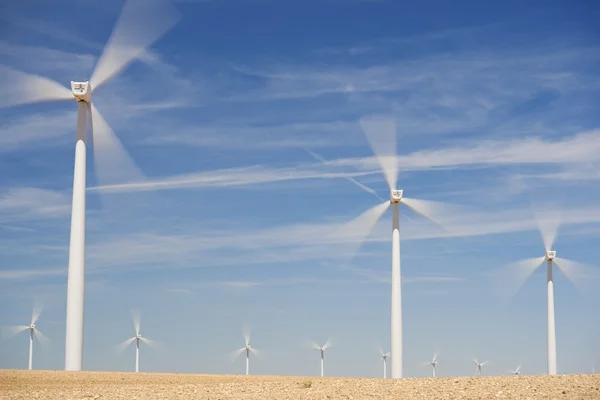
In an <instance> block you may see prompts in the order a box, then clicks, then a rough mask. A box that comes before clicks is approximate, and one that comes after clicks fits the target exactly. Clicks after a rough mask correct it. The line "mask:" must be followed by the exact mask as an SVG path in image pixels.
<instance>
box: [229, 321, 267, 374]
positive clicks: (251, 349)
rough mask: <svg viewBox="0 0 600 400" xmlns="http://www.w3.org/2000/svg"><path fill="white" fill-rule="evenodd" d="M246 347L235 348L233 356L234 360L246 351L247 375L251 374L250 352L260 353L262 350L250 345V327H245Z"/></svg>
mask: <svg viewBox="0 0 600 400" xmlns="http://www.w3.org/2000/svg"><path fill="white" fill-rule="evenodd" d="M243 334H244V347H242V348H241V349H238V350H235V351H234V352H233V353H232V354H231V356H232V358H233V360H236V359H237V358H238V357H239V356H240V355H241V354H242V353H244V352H245V353H246V375H249V374H250V353H254V354H255V355H257V356H258V355H260V354H261V352H260V351H258V350H257V349H255V348H253V347H251V346H250V328H244V332H243Z"/></svg>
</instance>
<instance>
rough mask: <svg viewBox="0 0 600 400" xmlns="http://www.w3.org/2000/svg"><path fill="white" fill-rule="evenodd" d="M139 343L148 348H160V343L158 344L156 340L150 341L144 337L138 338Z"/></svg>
mask: <svg viewBox="0 0 600 400" xmlns="http://www.w3.org/2000/svg"><path fill="white" fill-rule="evenodd" d="M140 342H142V343H144V344H146V345H148V346H149V347H152V348H154V349H158V348H160V347H161V345H160V343H158V342H157V341H156V340H151V339H148V338H145V337H140Z"/></svg>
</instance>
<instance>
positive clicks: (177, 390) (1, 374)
mask: <svg viewBox="0 0 600 400" xmlns="http://www.w3.org/2000/svg"><path fill="white" fill-rule="evenodd" d="M0 399H64V400H71V399H88V400H89V399H110V400H112V399H166V400H170V399H214V400H225V399H236V400H237V399H257V400H258V399H259V400H270V399H278V400H279V399H282V400H284V399H294V400H295V399H299V400H301V399H390V400H391V399H410V400H417V399H427V400H432V399H522V400H526V399H581V400H594V399H600V375H559V376H545V375H540V376H508V377H462V378H436V379H434V378H406V379H399V380H389V379H388V380H383V379H363V378H361V379H359V378H313V377H289V376H281V377H280V376H231V375H188V374H151V373H138V374H136V373H114V372H75V373H74V372H65V371H17V370H0Z"/></svg>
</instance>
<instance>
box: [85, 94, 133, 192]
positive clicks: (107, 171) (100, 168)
mask: <svg viewBox="0 0 600 400" xmlns="http://www.w3.org/2000/svg"><path fill="white" fill-rule="evenodd" d="M91 108H92V109H91V114H92V138H93V144H94V163H95V169H96V176H97V178H98V186H100V187H98V188H96V189H98V190H102V186H106V185H111V184H114V183H125V182H138V181H143V180H144V179H145V178H144V175H143V174H142V172H141V171H140V169H139V168H138V167H137V166H136V164H135V162H134V161H133V160H132V159H131V157H130V156H129V154H128V153H127V150H125V149H124V148H123V146H122V145H121V142H120V141H119V139H118V138H117V136H116V135H115V133H114V132H113V130H112V129H111V127H110V126H109V125H108V123H107V122H106V120H105V119H104V117H102V114H100V112H99V111H98V109H97V108H96V107H95V106H94V105H93V104H92V107H91Z"/></svg>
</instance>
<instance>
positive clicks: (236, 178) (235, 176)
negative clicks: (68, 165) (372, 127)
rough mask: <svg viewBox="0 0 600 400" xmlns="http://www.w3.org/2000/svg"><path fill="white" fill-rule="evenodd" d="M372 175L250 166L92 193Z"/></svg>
mask: <svg viewBox="0 0 600 400" xmlns="http://www.w3.org/2000/svg"><path fill="white" fill-rule="evenodd" d="M371 173H373V171H359V172H343V171H340V172H335V171H332V172H328V171H324V170H323V169H322V168H320V167H319V164H311V165H306V166H303V167H282V168H273V167H267V166H258V165H256V166H250V167H242V168H228V169H222V170H216V171H206V172H198V173H192V174H183V175H177V176H173V177H167V178H164V179H157V180H149V181H147V182H139V183H138V182H135V183H125V184H119V185H110V186H98V187H92V188H89V190H91V191H103V192H135V191H147V190H164V189H181V188H200V187H235V186H247V185H257V184H264V183H274V182H283V181H291V180H297V179H332V178H341V177H348V176H353V177H354V176H364V175H368V174H371Z"/></svg>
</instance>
